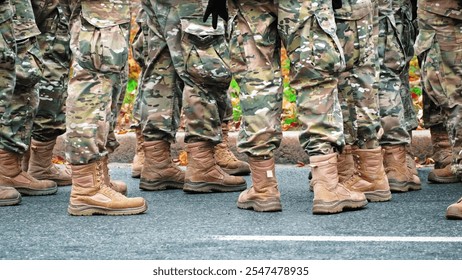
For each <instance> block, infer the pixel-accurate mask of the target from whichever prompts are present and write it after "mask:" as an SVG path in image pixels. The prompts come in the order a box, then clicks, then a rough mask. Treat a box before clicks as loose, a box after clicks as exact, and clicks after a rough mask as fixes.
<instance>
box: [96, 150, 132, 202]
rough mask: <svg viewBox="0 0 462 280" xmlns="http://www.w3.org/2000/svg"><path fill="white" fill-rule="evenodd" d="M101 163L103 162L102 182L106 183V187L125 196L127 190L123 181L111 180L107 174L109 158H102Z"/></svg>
mask: <svg viewBox="0 0 462 280" xmlns="http://www.w3.org/2000/svg"><path fill="white" fill-rule="evenodd" d="M102 161H103V164H102V167H103V176H104V182H105V183H106V186H108V187H110V188H111V189H113V190H115V191H116V192H118V193H121V194H123V195H125V196H126V195H127V189H128V188H127V184H125V182H124V181H120V180H111V175H110V174H109V166H108V164H109V157H108V156H104V157H102Z"/></svg>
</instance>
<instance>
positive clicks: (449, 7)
mask: <svg viewBox="0 0 462 280" xmlns="http://www.w3.org/2000/svg"><path fill="white" fill-rule="evenodd" d="M418 5H419V6H418V7H419V9H418V20H419V35H418V37H417V40H416V43H415V51H416V54H417V55H418V56H419V57H421V58H422V68H421V69H422V84H423V87H424V89H425V91H426V93H427V94H428V97H429V98H431V101H432V102H433V103H434V104H435V105H436V106H438V107H440V108H441V109H442V111H443V113H444V117H445V118H446V119H447V123H446V128H447V130H448V135H449V139H450V141H451V144H452V146H453V154H452V155H453V167H452V168H453V170H454V171H456V172H457V173H458V174H461V173H462V163H461V160H462V120H461V116H462V97H461V96H462V57H461V56H460V53H461V52H462V45H461V44H460V42H462V32H461V30H462V3H461V2H460V1H430V0H421V1H419V3H418ZM427 113H428V112H426V111H424V115H425V114H427Z"/></svg>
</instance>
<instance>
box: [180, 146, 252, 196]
mask: <svg viewBox="0 0 462 280" xmlns="http://www.w3.org/2000/svg"><path fill="white" fill-rule="evenodd" d="M186 150H187V152H188V167H187V169H186V174H185V184H184V188H183V190H184V191H185V192H192V193H208V192H239V191H243V190H245V189H246V188H247V184H246V182H245V180H244V178H242V177H237V176H233V175H229V174H228V173H226V172H224V171H223V169H221V167H220V166H218V165H217V163H216V162H215V157H214V147H213V144H212V143H210V142H207V141H200V142H194V143H187V144H186Z"/></svg>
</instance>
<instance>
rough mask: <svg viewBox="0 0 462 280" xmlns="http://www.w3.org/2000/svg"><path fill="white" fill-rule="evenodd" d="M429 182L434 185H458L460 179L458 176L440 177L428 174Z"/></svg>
mask: <svg viewBox="0 0 462 280" xmlns="http://www.w3.org/2000/svg"><path fill="white" fill-rule="evenodd" d="M428 181H430V182H432V183H442V184H450V183H458V182H460V179H459V178H457V176H454V177H438V176H436V175H435V174H434V173H431V172H430V173H429V174H428Z"/></svg>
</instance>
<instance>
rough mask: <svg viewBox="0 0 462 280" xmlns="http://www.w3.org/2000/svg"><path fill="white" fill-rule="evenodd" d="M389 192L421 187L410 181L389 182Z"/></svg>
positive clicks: (416, 189) (406, 190) (412, 189)
mask: <svg viewBox="0 0 462 280" xmlns="http://www.w3.org/2000/svg"><path fill="white" fill-rule="evenodd" d="M388 184H389V185H390V191H391V192H408V191H418V190H421V189H422V186H421V185H417V184H414V183H412V182H390V181H388Z"/></svg>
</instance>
